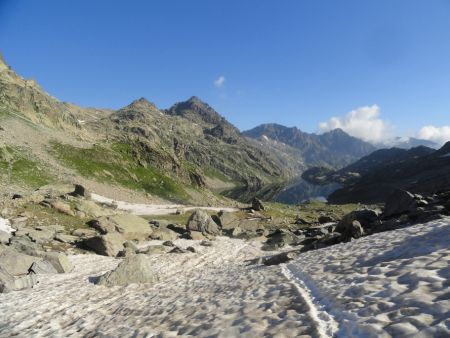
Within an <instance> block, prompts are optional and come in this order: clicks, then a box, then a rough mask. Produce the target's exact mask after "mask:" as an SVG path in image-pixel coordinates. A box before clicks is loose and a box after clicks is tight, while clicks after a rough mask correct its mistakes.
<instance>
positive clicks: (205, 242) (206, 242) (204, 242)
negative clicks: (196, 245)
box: [200, 240, 213, 247]
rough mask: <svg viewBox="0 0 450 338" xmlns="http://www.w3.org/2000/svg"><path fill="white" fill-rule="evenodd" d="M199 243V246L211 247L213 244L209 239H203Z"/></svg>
mask: <svg viewBox="0 0 450 338" xmlns="http://www.w3.org/2000/svg"><path fill="white" fill-rule="evenodd" d="M200 245H201V246H209V247H211V246H213V243H212V242H211V241H207V240H203V241H201V242H200Z"/></svg>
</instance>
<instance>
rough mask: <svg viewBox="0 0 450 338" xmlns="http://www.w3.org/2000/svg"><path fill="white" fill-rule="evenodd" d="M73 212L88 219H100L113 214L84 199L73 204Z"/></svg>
mask: <svg viewBox="0 0 450 338" xmlns="http://www.w3.org/2000/svg"><path fill="white" fill-rule="evenodd" d="M75 210H76V211H78V212H82V213H83V214H85V215H87V216H90V217H101V216H107V215H111V214H113V213H114V211H112V210H109V209H104V208H102V207H101V206H99V205H98V204H97V203H95V202H94V201H91V200H84V199H80V200H77V201H76V202H75Z"/></svg>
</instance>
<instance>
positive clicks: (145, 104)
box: [122, 97, 158, 111]
mask: <svg viewBox="0 0 450 338" xmlns="http://www.w3.org/2000/svg"><path fill="white" fill-rule="evenodd" d="M122 109H130V110H131V109H132V110H137V111H143V110H158V108H157V107H156V105H155V104H154V103H153V102H150V101H149V100H147V99H146V98H145V97H141V98H139V99H136V100H134V101H133V102H131V103H130V104H129V105H128V106H126V107H124V108H122Z"/></svg>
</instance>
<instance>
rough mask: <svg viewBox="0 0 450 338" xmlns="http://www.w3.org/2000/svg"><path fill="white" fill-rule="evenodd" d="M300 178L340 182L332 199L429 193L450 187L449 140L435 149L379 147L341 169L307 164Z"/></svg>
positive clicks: (372, 200) (368, 199)
mask: <svg viewBox="0 0 450 338" xmlns="http://www.w3.org/2000/svg"><path fill="white" fill-rule="evenodd" d="M302 176H303V178H304V179H305V180H307V181H308V182H310V183H314V184H325V185H328V184H331V183H339V184H340V185H342V186H343V187H342V188H341V189H338V190H336V191H334V192H333V193H331V194H330V195H329V196H328V200H329V201H330V202H331V203H339V204H342V203H354V202H361V203H381V202H384V201H385V200H386V198H387V197H388V196H389V195H390V194H391V193H392V192H393V191H394V190H395V189H398V188H400V189H405V190H409V191H411V192H414V193H426V194H431V193H435V192H439V191H440V190H445V189H449V188H450V142H447V143H446V144H445V145H444V146H443V147H441V148H440V149H438V150H435V149H432V148H428V147H424V146H419V147H416V148H411V149H408V150H406V149H399V148H391V149H381V150H377V151H375V152H373V153H371V154H370V155H368V156H365V157H363V158H361V159H360V160H358V161H356V162H355V163H353V164H351V165H349V166H347V167H345V168H342V169H340V170H330V169H328V168H323V167H322V168H321V167H316V168H310V169H309V170H307V171H305V172H304V173H303V175H302Z"/></svg>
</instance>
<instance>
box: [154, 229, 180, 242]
mask: <svg viewBox="0 0 450 338" xmlns="http://www.w3.org/2000/svg"><path fill="white" fill-rule="evenodd" d="M150 238H151V239H158V240H161V241H174V240H176V239H177V238H178V234H177V233H176V232H175V231H172V230H170V229H167V228H158V229H154V230H153V232H152V234H151V235H150Z"/></svg>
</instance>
